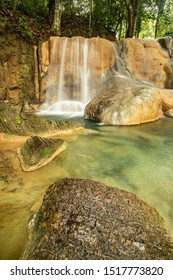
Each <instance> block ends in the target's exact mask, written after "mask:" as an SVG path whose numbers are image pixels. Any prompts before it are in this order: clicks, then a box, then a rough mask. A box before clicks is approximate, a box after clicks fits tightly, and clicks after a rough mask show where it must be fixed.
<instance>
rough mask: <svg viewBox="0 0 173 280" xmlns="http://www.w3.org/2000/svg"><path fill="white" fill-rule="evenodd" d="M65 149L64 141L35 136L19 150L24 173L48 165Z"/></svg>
mask: <svg viewBox="0 0 173 280" xmlns="http://www.w3.org/2000/svg"><path fill="white" fill-rule="evenodd" d="M65 148H66V143H65V141H64V140H61V139H49V138H42V137H38V136H34V137H31V138H30V139H28V140H27V141H26V142H25V144H24V145H23V147H21V148H20V149H19V150H18V156H19V159H20V162H21V166H22V168H23V170H24V171H34V170H36V169H39V168H41V167H42V166H45V165H46V164H48V163H49V162H50V161H51V160H52V159H53V158H54V157H56V156H57V155H58V154H60V153H61V152H62V151H63V150H65Z"/></svg>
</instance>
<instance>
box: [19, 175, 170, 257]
mask: <svg viewBox="0 0 173 280" xmlns="http://www.w3.org/2000/svg"><path fill="white" fill-rule="evenodd" d="M29 225H30V232H29V240H28V244H27V246H26V249H25V251H24V253H23V255H22V257H21V258H22V259H35V260H44V259H47V260H49V259H51V260H67V259H68V260H74V259H77V260H82V259H87V260H92V259H101V260H106V259H113V260H115V259H140V260H141V259H142V260H143V259H157V260H158V259H166V260H167V259H172V258H173V242H172V240H171V238H170V237H169V236H168V233H167V231H166V229H165V227H164V222H163V219H162V218H161V217H160V216H159V214H158V212H157V211H156V210H155V209H153V208H151V207H150V206H149V205H148V204H146V203H145V202H143V201H142V200H141V199H139V198H138V197H137V196H136V195H134V194H132V193H129V192H127V191H124V190H120V189H118V188H113V187H108V186H106V185H104V184H102V183H99V182H95V181H91V180H84V179H75V178H64V179H61V180H59V181H57V182H55V183H54V184H53V185H52V186H50V187H49V188H48V190H47V192H46V194H45V197H44V200H43V204H42V206H41V208H40V209H39V211H38V213H37V214H36V216H35V217H34V218H33V219H31V221H30V223H29Z"/></svg>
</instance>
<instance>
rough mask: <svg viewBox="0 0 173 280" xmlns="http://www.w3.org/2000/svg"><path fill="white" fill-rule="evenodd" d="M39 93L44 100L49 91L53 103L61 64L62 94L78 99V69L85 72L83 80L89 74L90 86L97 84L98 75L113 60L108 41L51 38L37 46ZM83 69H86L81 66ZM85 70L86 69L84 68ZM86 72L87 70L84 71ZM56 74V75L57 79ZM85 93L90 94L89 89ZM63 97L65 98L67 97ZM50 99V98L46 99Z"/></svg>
mask: <svg viewBox="0 0 173 280" xmlns="http://www.w3.org/2000/svg"><path fill="white" fill-rule="evenodd" d="M39 56H40V76H41V85H40V86H41V95H40V99H41V100H43V101H44V98H45V96H44V93H45V91H48V92H49V95H50V99H52V101H51V102H52V103H53V102H56V99H57V89H58V88H59V84H60V83H61V82H60V81H59V79H60V77H61V73H62V72H61V71H62V68H61V65H62V67H63V72H64V75H63V83H64V88H65V89H66V90H65V92H66V95H67V96H68V97H69V98H71V100H73V99H75V100H76V98H77V99H79V94H80V90H81V87H82V86H83V83H84V81H83V82H81V78H82V77H81V75H82V72H83V71H85V74H83V75H84V76H85V78H84V79H83V80H85V79H86V78H87V75H89V76H90V81H89V83H90V85H91V89H93V88H94V87H96V86H97V85H99V83H100V75H101V74H105V73H106V72H107V71H108V70H109V69H111V68H113V67H114V65H115V62H116V55H115V49H114V46H113V44H112V42H111V41H108V40H106V39H102V38H89V39H85V38H84V37H72V38H61V37H51V38H50V39H49V41H47V42H44V43H43V44H42V45H41V46H40V48H39ZM85 68H86V69H85ZM88 69H89V70H88ZM86 71H90V74H88V73H87V72H86ZM58 77H59V78H58ZM87 94H90V93H89V92H88V93H87ZM67 96H65V98H67ZM49 102H50V100H49Z"/></svg>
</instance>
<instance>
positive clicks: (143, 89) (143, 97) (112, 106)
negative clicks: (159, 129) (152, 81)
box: [84, 75, 163, 125]
mask: <svg viewBox="0 0 173 280" xmlns="http://www.w3.org/2000/svg"><path fill="white" fill-rule="evenodd" d="M162 115H163V113H162V99H161V96H160V92H159V89H157V88H154V87H152V86H150V85H148V84H147V83H142V82H140V81H136V80H134V79H131V78H128V77H125V76H122V75H116V76H114V77H112V78H110V79H109V80H108V81H107V84H106V85H105V87H104V88H103V89H102V90H101V91H100V93H99V94H98V95H97V96H95V97H94V98H93V99H92V100H91V101H90V102H89V103H88V105H87V106H86V108H85V113H84V116H85V118H87V119H90V120H94V121H98V122H102V123H105V124H111V125H134V124H140V123H145V122H151V121H154V120H157V119H159V118H160V117H161V116H162Z"/></svg>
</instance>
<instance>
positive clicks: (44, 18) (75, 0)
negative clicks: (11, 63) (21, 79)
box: [0, 0, 173, 42]
mask: <svg viewBox="0 0 173 280" xmlns="http://www.w3.org/2000/svg"><path fill="white" fill-rule="evenodd" d="M50 1H51V2H54V1H58V3H60V7H61V19H60V20H61V30H62V34H61V35H62V36H74V35H83V36H86V37H88V36H89V35H91V36H98V35H99V36H105V37H107V36H108V35H110V34H112V39H113V38H115V34H116V35H117V38H118V39H120V38H123V37H124V36H125V34H126V31H127V29H128V26H127V23H128V12H127V7H126V5H125V0H54V1H53V0H18V1H16V0H0V8H3V9H9V10H11V12H10V14H13V16H14V18H15V20H14V22H13V27H12V30H13V31H14V32H16V33H17V34H19V35H20V36H22V37H24V38H25V39H27V40H29V41H32V42H33V41H34V42H35V41H36V40H37V39H39V37H40V36H42V37H43V36H46V34H48V33H49V34H48V36H49V35H50V34H51V35H56V32H54V30H52V29H51V26H50V23H51V20H50V18H49V15H51V16H52V15H53V14H54V10H53V9H54V5H51V6H49V4H50ZM130 1H131V2H132V3H133V4H134V3H136V2H135V0H130ZM15 3H17V6H16V11H15V12H14V6H15ZM50 7H51V9H52V10H49V8H50ZM133 7H134V5H133ZM172 18H173V0H140V7H139V12H138V15H137V24H136V32H135V36H136V37H154V36H157V37H159V36H163V35H164V34H165V33H166V32H169V31H172V30H173V21H172ZM10 20H11V19H10ZM1 26H2V28H4V26H6V19H5V17H3V18H2V20H1V25H0V27H1ZM9 26H12V22H11V21H10V24H9ZM50 32H51V33H50Z"/></svg>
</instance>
